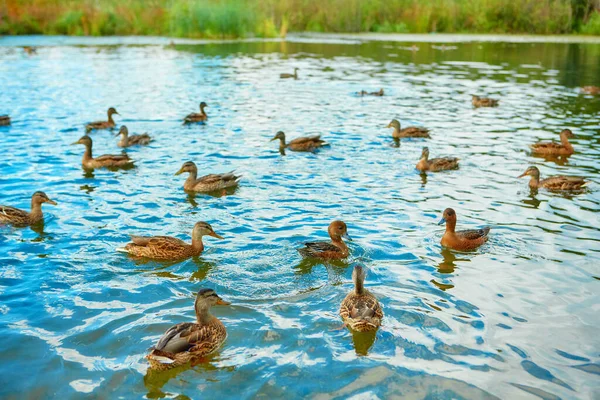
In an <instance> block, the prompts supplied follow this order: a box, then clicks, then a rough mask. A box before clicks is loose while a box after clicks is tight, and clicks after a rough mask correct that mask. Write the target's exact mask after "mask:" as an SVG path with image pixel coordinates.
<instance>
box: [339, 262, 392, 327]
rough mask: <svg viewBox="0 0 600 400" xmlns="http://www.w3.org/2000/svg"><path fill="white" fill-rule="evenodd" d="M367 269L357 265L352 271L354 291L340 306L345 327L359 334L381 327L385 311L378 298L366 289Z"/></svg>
mask: <svg viewBox="0 0 600 400" xmlns="http://www.w3.org/2000/svg"><path fill="white" fill-rule="evenodd" d="M365 276H366V273H365V269H364V267H362V266H361V265H356V266H355V267H354V270H353V271H352V280H353V281H354V290H353V291H352V292H350V293H348V295H347V296H346V298H345V299H344V301H342V304H341V306H340V316H341V317H342V320H343V321H344V325H346V326H347V327H349V328H350V329H353V330H355V331H358V332H370V331H374V330H377V328H379V327H380V326H381V319H382V318H383V311H382V310H381V306H380V305H379V301H377V298H375V296H373V295H372V294H371V293H370V292H369V291H368V290H367V289H365V287H364V283H365Z"/></svg>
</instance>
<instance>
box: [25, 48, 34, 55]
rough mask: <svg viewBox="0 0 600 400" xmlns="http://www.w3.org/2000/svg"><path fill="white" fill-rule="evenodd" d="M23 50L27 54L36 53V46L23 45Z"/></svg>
mask: <svg viewBox="0 0 600 400" xmlns="http://www.w3.org/2000/svg"><path fill="white" fill-rule="evenodd" d="M23 50H24V51H25V53H27V54H29V55H32V54H37V48H35V47H33V46H23Z"/></svg>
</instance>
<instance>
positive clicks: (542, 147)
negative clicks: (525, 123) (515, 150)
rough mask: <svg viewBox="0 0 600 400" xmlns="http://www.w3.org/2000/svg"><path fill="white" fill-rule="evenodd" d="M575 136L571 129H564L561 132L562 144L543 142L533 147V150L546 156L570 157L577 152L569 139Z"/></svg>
mask: <svg viewBox="0 0 600 400" xmlns="http://www.w3.org/2000/svg"><path fill="white" fill-rule="evenodd" d="M573 137H575V135H574V134H573V132H571V130H570V129H563V130H562V131H561V132H560V143H553V142H543V143H536V144H532V145H531V149H532V150H533V152H534V153H535V154H545V155H551V156H570V155H571V154H573V153H574V152H575V151H574V150H573V146H572V145H571V143H569V138H573Z"/></svg>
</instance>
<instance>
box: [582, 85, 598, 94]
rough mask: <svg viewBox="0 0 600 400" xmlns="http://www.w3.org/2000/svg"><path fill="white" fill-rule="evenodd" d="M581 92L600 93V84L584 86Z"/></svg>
mask: <svg viewBox="0 0 600 400" xmlns="http://www.w3.org/2000/svg"><path fill="white" fill-rule="evenodd" d="M581 92H582V93H585V94H600V86H584V87H582V88H581Z"/></svg>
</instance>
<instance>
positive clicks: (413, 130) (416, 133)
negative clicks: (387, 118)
mask: <svg viewBox="0 0 600 400" xmlns="http://www.w3.org/2000/svg"><path fill="white" fill-rule="evenodd" d="M387 128H394V132H393V133H392V137H393V138H394V139H403V138H427V139H430V138H431V136H429V129H426V128H422V127H416V126H409V127H408V128H404V129H400V122H399V121H398V120H397V119H393V120H392V121H391V122H390V123H389V124H388V126H387Z"/></svg>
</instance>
